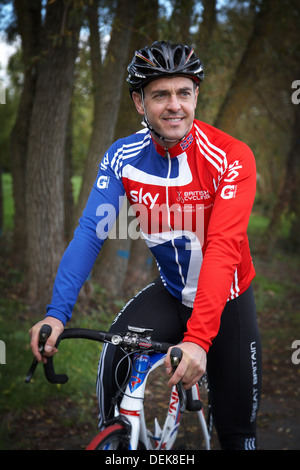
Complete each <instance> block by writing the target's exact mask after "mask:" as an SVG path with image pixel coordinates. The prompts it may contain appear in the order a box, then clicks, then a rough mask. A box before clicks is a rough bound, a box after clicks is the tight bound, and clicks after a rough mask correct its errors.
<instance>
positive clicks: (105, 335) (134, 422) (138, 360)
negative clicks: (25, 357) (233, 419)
mask: <svg viewBox="0 0 300 470" xmlns="http://www.w3.org/2000/svg"><path fill="white" fill-rule="evenodd" d="M50 334H51V327H50V326H49V325H46V324H44V325H43V326H42V328H41V330H40V335H39V350H40V352H41V353H42V352H43V347H44V345H45V342H46V340H47V337H49V336H50ZM64 338H85V339H89V340H93V341H99V342H102V343H103V342H111V343H112V344H114V345H115V346H118V345H122V346H123V347H124V348H125V349H127V350H129V351H132V352H133V351H136V352H135V353H134V356H133V359H131V361H132V371H131V376H130V379H129V381H128V383H127V385H126V390H125V392H124V393H123V397H122V400H121V403H120V407H119V409H117V408H116V409H115V418H116V421H120V419H121V421H122V422H123V425H125V430H126V423H127V424H129V428H130V431H128V438H129V445H128V449H129V450H137V448H138V446H139V443H141V444H142V445H143V446H144V449H145V450H170V449H172V447H173V444H174V442H175V439H176V437H177V433H178V429H179V425H180V420H181V413H182V412H183V411H184V410H185V409H186V405H188V406H187V409H188V410H194V411H196V413H197V415H198V420H199V424H200V428H201V430H202V435H203V438H204V441H205V449H207V450H209V449H210V435H211V428H212V421H211V415H210V413H209V417H210V419H209V429H208V427H207V424H206V420H205V417H204V412H203V408H202V403H201V399H200V391H199V383H197V384H196V385H194V386H193V387H192V389H191V392H192V393H191V395H192V396H190V393H187V394H185V393H183V392H185V391H184V390H183V389H182V385H181V386H180V387H179V384H177V385H176V386H174V387H173V388H172V392H171V397H170V401H169V407H168V412H167V416H166V419H165V422H164V425H163V427H162V428H161V427H160V425H159V423H158V421H157V419H156V418H155V421H154V432H153V433H151V432H150V431H148V430H147V427H146V421H145V414H144V395H145V387H146V384H147V379H148V377H149V374H150V373H151V372H153V371H154V370H155V369H156V368H158V367H159V366H161V365H162V364H163V362H164V358H165V356H166V352H167V351H168V350H169V349H170V348H171V358H172V357H173V359H175V358H176V359H177V360H178V359H179V360H180V357H181V355H180V353H181V350H180V349H179V348H176V347H174V345H172V344H169V343H161V342H157V341H152V339H151V330H147V329H145V328H143V327H142V328H140V327H132V326H131V327H130V326H128V331H127V333H125V334H124V335H119V334H118V335H114V334H112V333H109V332H103V331H100V330H88V329H82V328H74V329H72V328H70V329H66V330H64V332H63V333H62V335H61V336H60V337H59V338H58V340H57V343H56V347H58V344H59V342H60V340H61V339H64ZM176 349H177V351H175V350H176ZM130 354H131V353H130ZM181 354H182V353H181ZM52 359H53V358H52V357H48V360H47V363H46V364H44V371H45V376H46V378H47V380H48V381H49V382H50V383H53V384H58V383H59V384H64V383H66V382H67V380H68V376H67V375H65V374H56V373H55V371H54V368H53V360H52ZM37 364H38V361H37V360H36V359H34V360H33V362H32V365H31V367H30V369H29V371H28V374H27V376H26V379H25V382H26V383H29V382H30V380H31V378H32V376H33V373H34V371H35V369H36V367H37ZM173 365H174V366H176V363H174V364H173ZM177 389H178V391H177ZM178 392H179V394H178ZM187 397H188V400H187ZM118 418H120V419H119V420H118ZM119 429H120V428H119ZM109 446H110V445H109V442H108V447H109Z"/></svg>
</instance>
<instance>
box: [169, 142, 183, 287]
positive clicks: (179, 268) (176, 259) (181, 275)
mask: <svg viewBox="0 0 300 470" xmlns="http://www.w3.org/2000/svg"><path fill="white" fill-rule="evenodd" d="M165 157H166V158H167V159H168V174H167V184H166V206H167V211H168V227H169V230H170V232H172V233H173V234H174V229H173V228H172V226H171V211H170V203H169V181H170V175H171V155H170V153H169V151H168V149H167V148H165ZM170 240H171V243H172V246H173V248H174V253H175V261H176V263H177V266H178V271H179V275H180V277H181V281H182V284H183V285H184V286H185V280H184V277H183V274H182V266H181V264H180V263H179V258H178V250H177V248H176V246H175V241H174V237H173V236H171V237H170Z"/></svg>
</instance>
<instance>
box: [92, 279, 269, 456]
mask: <svg viewBox="0 0 300 470" xmlns="http://www.w3.org/2000/svg"><path fill="white" fill-rule="evenodd" d="M191 312H192V309H191V308H188V307H185V306H184V305H182V304H181V303H180V302H179V301H178V300H176V299H175V298H174V297H173V296H171V295H170V294H169V293H168V291H167V290H166V289H165V287H164V286H163V284H162V282H161V280H160V279H159V278H158V279H156V280H155V281H154V282H152V283H151V284H149V285H148V286H147V287H146V288H145V289H143V290H142V291H141V292H140V293H139V294H137V295H136V296H135V297H134V298H133V299H132V300H131V301H130V302H128V303H127V305H126V306H125V307H124V308H123V310H122V311H121V312H120V313H119V315H118V316H117V318H116V319H115V321H114V322H113V324H112V326H111V329H110V331H112V332H124V331H126V329H127V326H128V325H134V326H145V327H149V328H153V334H152V338H153V339H155V340H157V341H165V342H169V343H174V344H176V343H179V342H180V341H182V338H183V333H184V331H185V330H186V323H187V320H188V319H189V317H190V315H191ZM121 357H122V353H121V351H120V350H119V349H116V348H115V347H114V346H112V345H110V344H106V345H105V346H104V348H103V352H102V354H101V357H100V361H99V370H98V380H97V394H98V400H99V409H100V425H101V423H102V422H103V421H104V420H105V419H107V418H108V417H112V411H113V407H112V404H111V397H113V396H115V394H116V390H117V387H116V384H115V370H116V365H117V363H118V362H119V360H120V358H121ZM123 364H124V367H120V368H119V369H118V382H119V383H122V382H123V380H124V378H125V377H126V374H127V360H124V361H123ZM261 371H262V368H261V346H260V337H259V332H258V327H257V322H256V311H255V303H254V296H253V290H252V287H249V288H248V290H247V291H246V292H244V293H243V294H242V295H240V296H239V297H237V298H236V299H234V300H230V301H229V302H227V304H226V307H225V309H224V312H223V314H222V317H221V326H220V330H219V333H218V335H217V337H216V338H215V340H214V341H213V344H212V346H211V348H210V350H209V352H208V355H207V375H208V380H209V389H210V393H211V404H212V411H213V420H214V426H215V428H216V430H217V433H218V437H219V442H220V445H221V448H222V449H232V450H233V449H236V450H238V449H249V450H250V449H253V450H254V449H256V446H257V444H256V415H257V410H258V405H259V399H260V393H261Z"/></svg>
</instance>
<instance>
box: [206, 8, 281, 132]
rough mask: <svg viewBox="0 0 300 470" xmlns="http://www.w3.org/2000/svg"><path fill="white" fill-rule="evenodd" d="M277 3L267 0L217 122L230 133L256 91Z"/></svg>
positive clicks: (216, 124)
mask: <svg viewBox="0 0 300 470" xmlns="http://www.w3.org/2000/svg"><path fill="white" fill-rule="evenodd" d="M277 1H278V0H277ZM275 3H277V2H274V1H271V0H263V2H262V4H261V7H260V11H259V12H258V13H257V15H256V18H255V21H254V27H253V31H252V34H251V36H250V39H249V42H248V45H247V48H246V50H245V52H244V54H243V56H242V59H241V61H240V63H239V66H238V68H237V71H236V73H235V75H234V80H233V81H232V83H231V86H230V88H229V90H228V92H227V95H226V97H225V100H224V101H223V104H222V106H221V108H220V110H219V112H218V116H217V118H216V120H215V122H214V125H215V126H216V127H218V128H219V129H222V130H223V131H224V132H227V133H229V134H231V133H233V132H234V130H235V127H236V124H237V121H238V119H239V117H240V115H241V114H242V111H243V107H244V105H245V104H246V103H247V102H249V96H250V95H251V93H252V92H253V84H254V83H255V81H256V80H257V78H258V74H259V70H260V61H261V60H263V57H262V56H263V52H264V48H263V44H264V40H265V38H266V37H268V35H269V33H270V29H271V28H273V27H274V20H275V17H276V15H275V13H274V4H275Z"/></svg>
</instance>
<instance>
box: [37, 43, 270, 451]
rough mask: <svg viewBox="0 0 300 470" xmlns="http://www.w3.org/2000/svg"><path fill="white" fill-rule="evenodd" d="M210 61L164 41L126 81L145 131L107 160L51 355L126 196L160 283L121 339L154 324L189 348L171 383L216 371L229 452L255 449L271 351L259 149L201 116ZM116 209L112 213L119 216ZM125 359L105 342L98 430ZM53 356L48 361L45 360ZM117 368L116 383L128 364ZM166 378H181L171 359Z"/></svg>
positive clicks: (69, 256)
mask: <svg viewBox="0 0 300 470" xmlns="http://www.w3.org/2000/svg"><path fill="white" fill-rule="evenodd" d="M203 78H204V73H203V65H202V63H201V61H200V59H199V58H198V57H197V56H196V54H195V51H194V49H193V48H192V47H190V46H187V45H184V44H172V43H170V42H165V41H161V42H155V43H153V44H152V45H151V46H147V47H145V48H143V49H141V50H139V51H137V52H136V53H135V55H134V57H133V60H132V62H131V63H130V65H129V66H128V78H127V81H128V82H129V85H130V94H131V97H132V100H133V102H134V105H135V107H136V110H137V112H138V113H139V114H141V115H142V116H143V123H144V125H145V129H143V130H141V131H139V132H137V133H136V134H134V135H131V136H128V137H126V138H123V139H120V140H118V141H117V142H115V143H114V144H113V145H112V146H111V147H110V148H109V149H108V151H107V153H106V154H105V156H104V158H103V160H102V162H101V163H100V167H99V173H98V175H97V177H96V180H95V184H94V186H93V188H92V191H91V194H90V197H89V200H88V202H87V205H86V208H85V210H84V212H83V215H82V217H81V219H80V224H79V226H78V228H77V229H76V231H75V234H74V238H73V240H72V242H71V243H70V245H69V246H68V248H67V250H66V252H65V254H64V256H63V258H62V261H61V263H60V266H59V269H58V273H57V276H56V280H55V284H54V289H53V297H52V301H51V304H50V305H49V306H48V307H47V314H46V319H44V320H42V321H41V322H39V323H38V324H37V325H35V326H34V327H33V328H32V329H31V331H30V334H31V345H32V350H33V353H34V355H35V356H36V357H37V359H38V360H41V357H40V355H39V353H38V350H37V335H38V330H39V328H40V327H41V325H42V324H43V323H46V322H47V323H50V324H51V326H52V327H53V333H52V335H51V337H50V338H49V340H48V342H47V345H46V351H47V354H48V355H52V354H54V353H55V352H56V350H55V348H54V344H55V342H56V338H57V337H58V335H59V334H60V333H61V332H62V331H63V328H64V325H65V324H66V322H67V321H68V320H69V319H70V318H71V313H72V309H73V306H74V304H75V302H76V299H77V295H78V293H79V290H80V288H81V287H82V285H83V283H84V281H85V280H86V278H87V276H88V275H89V273H90V271H91V269H92V266H93V264H94V262H95V259H96V257H97V255H98V252H99V250H100V249H101V247H102V245H103V243H104V240H105V239H106V238H107V236H108V233H109V230H110V228H111V227H112V225H113V223H114V222H115V218H116V215H117V214H118V212H119V209H120V198H122V197H123V196H124V195H126V196H127V198H128V200H129V202H130V203H131V205H132V208H133V210H134V211H135V213H136V216H137V218H138V221H139V224H140V228H141V232H142V234H143V236H144V238H145V240H146V243H147V245H148V246H149V248H150V250H151V251H152V253H153V255H154V257H155V258H156V260H157V263H158V267H159V277H158V278H157V279H155V280H154V281H153V282H151V283H150V284H149V285H148V286H146V287H145V288H144V289H143V290H142V291H141V292H140V293H139V294H137V295H136V296H135V297H134V298H133V299H132V300H130V301H129V302H128V304H127V305H126V306H125V307H124V308H123V310H122V311H121V312H120V313H119V315H118V316H117V317H116V319H115V320H114V322H113V324H112V326H111V331H116V332H118V331H124V330H126V328H127V326H128V325H129V324H132V325H138V326H139V325H143V326H147V327H150V328H153V330H154V331H153V339H156V340H161V341H167V342H171V343H175V344H176V343H180V344H179V347H180V348H181V349H182V350H183V359H182V361H181V363H180V365H179V366H178V368H177V371H176V372H175V374H174V375H173V376H172V375H170V379H169V385H170V386H171V385H173V384H175V383H176V382H177V381H178V380H179V379H180V378H182V381H183V383H184V386H185V388H190V387H191V386H192V385H193V384H194V383H196V381H197V380H199V379H200V377H201V376H202V375H203V374H204V372H205V371H207V374H208V380H209V385H210V390H211V400H212V410H213V418H214V424H215V427H216V429H217V432H218V437H219V441H220V444H221V447H222V449H255V448H256V446H257V444H256V416H257V409H258V404H259V398H260V389H261V348H260V338H259V332H258V327H257V321H256V312H255V303H254V296H253V289H252V286H251V281H252V280H253V278H254V276H255V270H254V267H253V263H252V259H251V255H250V250H249V244H248V238H247V225H248V221H249V216H250V212H251V210H252V205H253V201H254V196H255V187H256V169H255V160H254V157H253V154H252V152H251V150H250V149H249V147H248V146H247V145H246V144H244V143H242V142H240V141H238V140H236V139H235V138H233V137H231V136H229V135H227V134H225V133H223V132H222V131H220V130H218V129H216V128H214V127H212V126H210V125H208V124H206V123H204V122H201V121H199V120H196V119H195V109H196V105H197V98H198V94H199V86H200V83H201V81H202V80H203ZM111 209H113V210H111ZM120 354H121V352H120V351H119V350H116V349H115V347H114V346H112V345H105V346H104V348H103V352H102V354H101V357H100V361H99V370H98V382H97V394H98V399H99V407H100V424H101V423H102V422H103V420H104V419H106V418H107V417H109V416H111V415H112V412H113V405H112V400H111V397H112V396H114V395H115V393H116V390H117V386H116V383H115V367H116V364H117V363H118V361H119V359H120ZM43 360H45V359H43ZM122 365H123V367H120V368H119V369H118V382H120V383H122V381H123V380H124V378H125V377H126V374H127V369H126V367H127V363H126V361H123V363H122ZM165 365H166V372H167V374H171V369H170V360H169V354H168V355H167V358H166V361H165Z"/></svg>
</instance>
